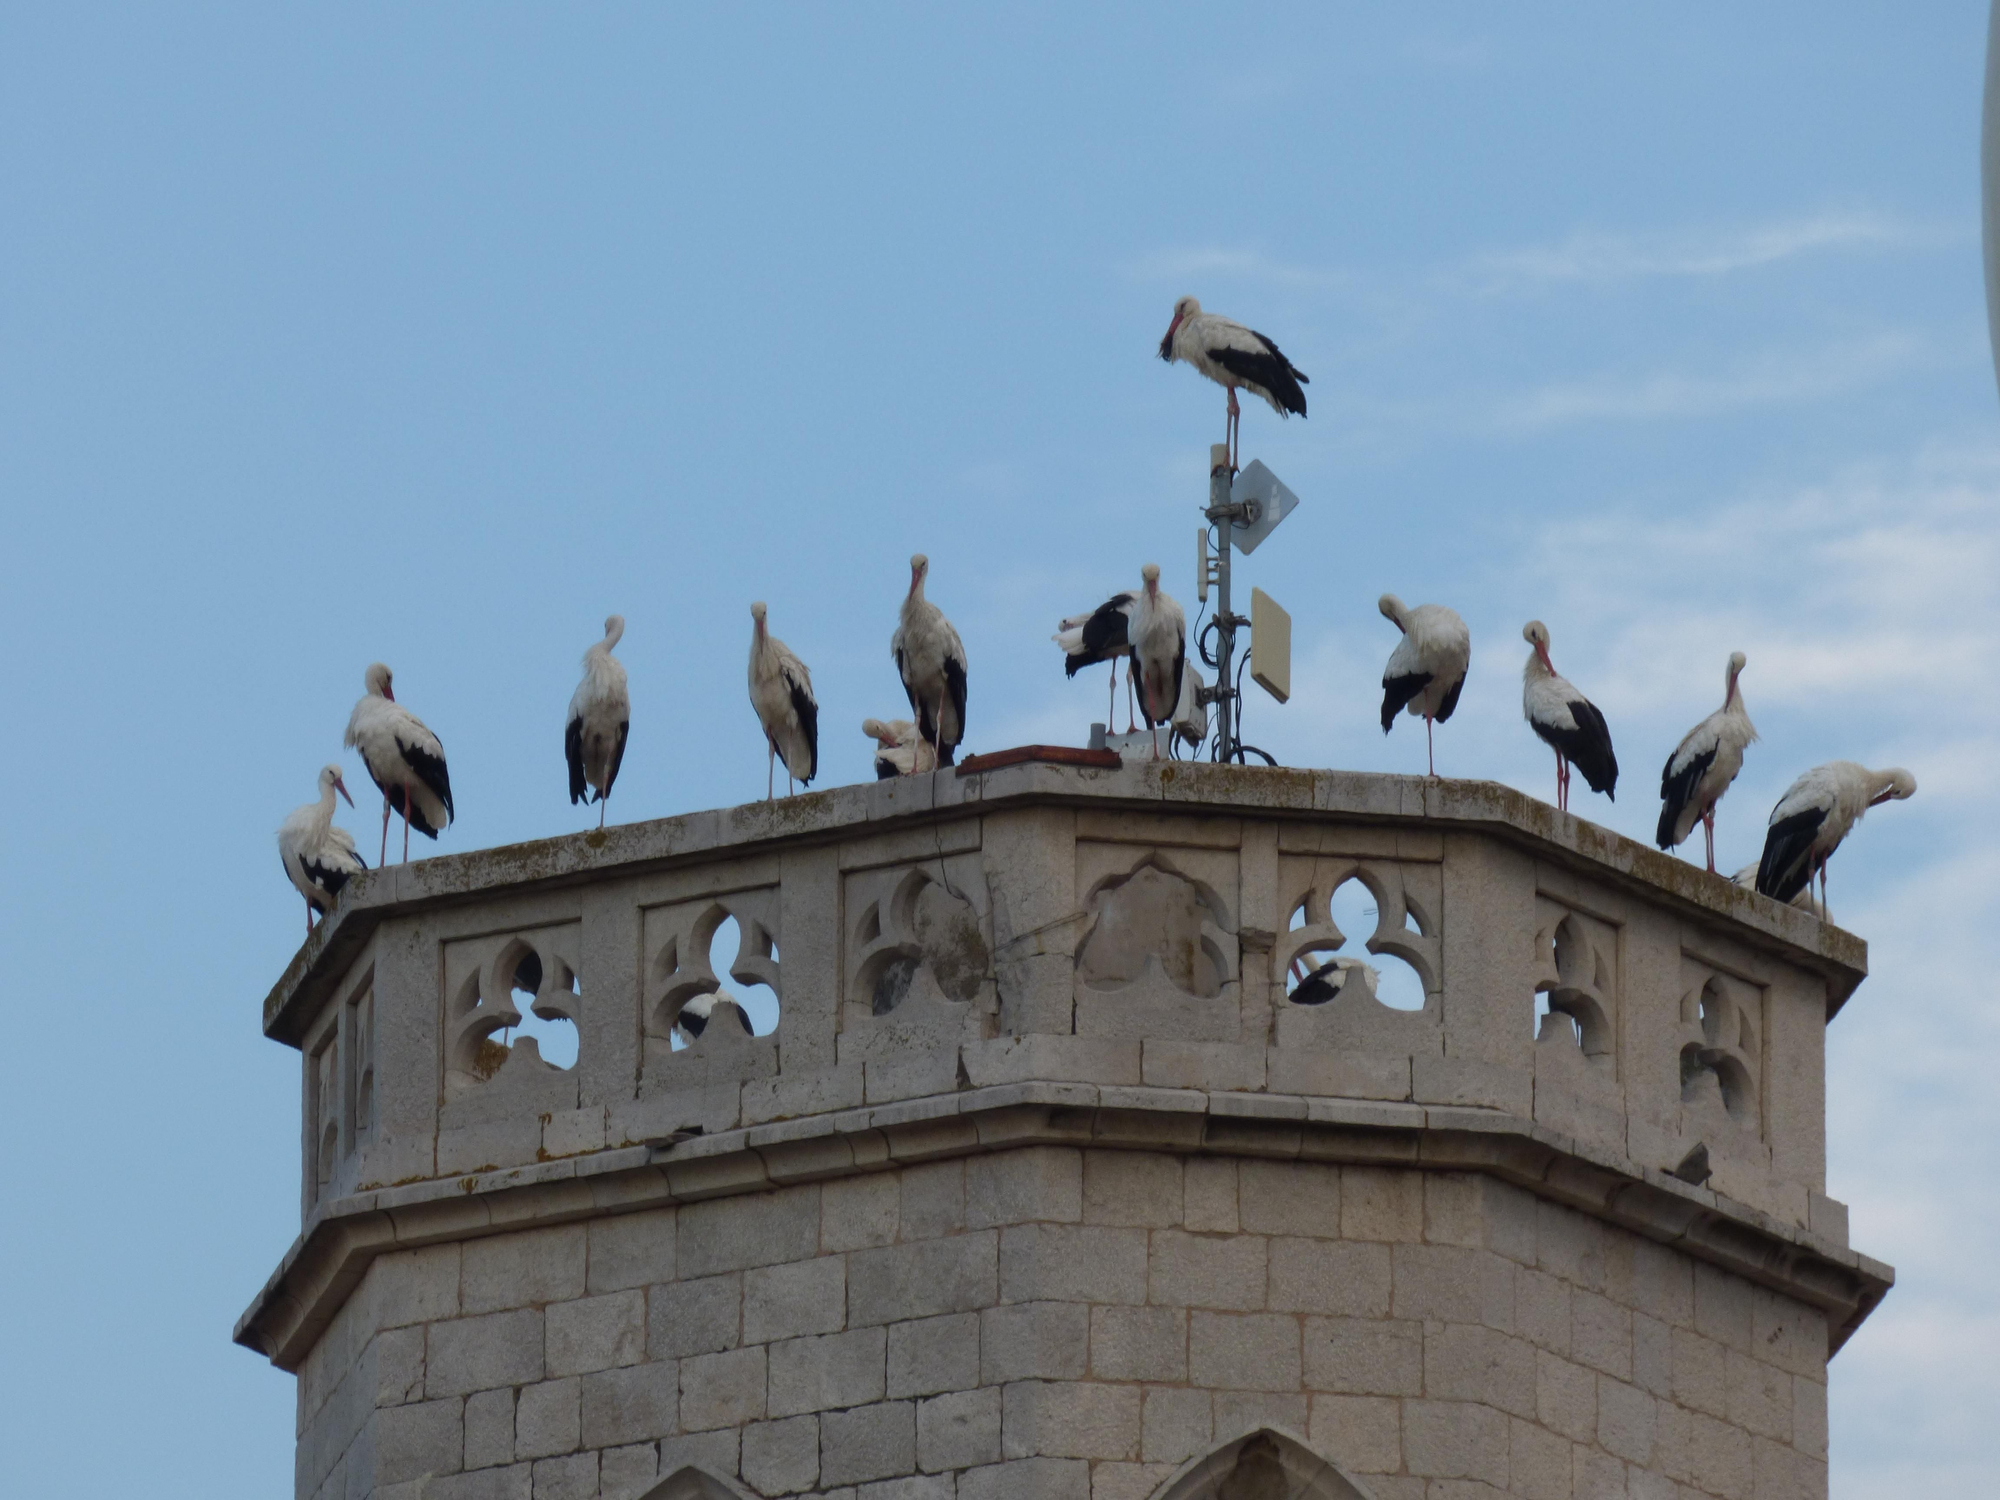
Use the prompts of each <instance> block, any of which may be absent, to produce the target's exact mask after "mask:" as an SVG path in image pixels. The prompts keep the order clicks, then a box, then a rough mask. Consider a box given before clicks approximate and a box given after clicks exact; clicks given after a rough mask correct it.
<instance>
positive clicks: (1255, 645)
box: [1250, 588, 1292, 703]
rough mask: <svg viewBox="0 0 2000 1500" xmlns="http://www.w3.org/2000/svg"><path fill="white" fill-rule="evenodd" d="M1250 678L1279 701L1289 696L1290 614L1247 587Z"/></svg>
mask: <svg viewBox="0 0 2000 1500" xmlns="http://www.w3.org/2000/svg"><path fill="white" fill-rule="evenodd" d="M1250 677H1251V680H1252V681H1254V682H1255V683H1256V684H1257V686H1259V687H1260V688H1262V689H1263V690H1264V691H1265V692H1267V693H1269V694H1270V695H1271V696H1272V697H1273V698H1276V699H1277V700H1278V701H1279V702H1280V703H1283V702H1285V701H1286V700H1287V699H1288V698H1290V697H1291V696H1292V617H1291V616H1290V615H1289V614H1287V613H1285V608H1284V606H1283V605H1281V604H1280V603H1278V601H1277V600H1275V599H1273V598H1272V597H1271V596H1270V595H1269V594H1267V593H1265V592H1264V591H1263V590H1262V589H1256V588H1253V589H1252V590H1250Z"/></svg>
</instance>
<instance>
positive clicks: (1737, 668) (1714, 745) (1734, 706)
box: [1655, 651, 1757, 875]
mask: <svg viewBox="0 0 2000 1500" xmlns="http://www.w3.org/2000/svg"><path fill="white" fill-rule="evenodd" d="M1748 660H1749V658H1748V657H1746V656H1744V654H1743V653H1742V652H1741V651H1732V652H1730V653H1729V670H1728V673H1727V675H1726V677H1725V679H1724V686H1723V693H1722V707H1720V708H1718V709H1717V710H1716V711H1715V712H1714V713H1712V714H1710V715H1709V716H1708V717H1707V718H1705V719H1703V720H1702V721H1701V722H1700V723H1699V724H1697V725H1695V726H1694V728H1692V729H1690V730H1689V731H1688V732H1687V734H1686V735H1685V736H1683V737H1682V739H1681V742H1680V743H1679V744H1678V745H1676V746H1675V747H1674V753H1673V754H1672V755H1669V756H1668V757H1667V764H1666V766H1665V768H1664V769H1663V770H1661V772H1660V826H1659V829H1658V832H1657V834H1656V837H1655V842H1657V843H1658V844H1659V846H1660V847H1661V848H1662V849H1674V848H1678V847H1679V846H1680V845H1681V844H1683V843H1684V842H1686V840H1687V836H1688V835H1689V834H1691V833H1693V832H1694V825H1695V823H1696V821H1697V820H1699V822H1700V823H1701V831H1702V834H1703V841H1704V842H1705V843H1706V844H1707V845H1708V873H1709V874H1711V875H1713V874H1714V873H1715V804H1716V803H1718V802H1720V801H1721V800H1722V794H1723V793H1724V792H1726V791H1728V790H1729V784H1730V783H1731V782H1733V781H1734V780H1735V779H1736V773H1737V772H1738V771H1740V770H1742V769H1743V751H1744V749H1745V748H1746V747H1747V746H1749V745H1750V744H1752V743H1753V742H1754V741H1755V740H1756V738H1757V726H1756V725H1755V724H1752V723H1751V722H1750V715H1749V713H1748V712H1746V711H1745V709H1744V707H1743V693H1742V690H1741V689H1740V688H1739V687H1738V686H1737V685H1736V679H1737V678H1738V677H1740V676H1742V675H1743V667H1744V664H1745V663H1746V662H1747V661H1748ZM1739 873H1740V872H1739Z"/></svg>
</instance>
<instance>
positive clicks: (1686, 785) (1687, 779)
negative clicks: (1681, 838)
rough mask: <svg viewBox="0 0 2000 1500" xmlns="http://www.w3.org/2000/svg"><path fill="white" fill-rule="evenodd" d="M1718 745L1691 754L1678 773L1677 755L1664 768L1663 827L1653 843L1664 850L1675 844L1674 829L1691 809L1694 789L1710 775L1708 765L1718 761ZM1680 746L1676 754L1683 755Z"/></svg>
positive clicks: (1661, 775) (1662, 775)
mask: <svg viewBox="0 0 2000 1500" xmlns="http://www.w3.org/2000/svg"><path fill="white" fill-rule="evenodd" d="M1716 749H1717V747H1716V746H1714V745H1711V746H1709V747H1708V750H1707V752H1706V753H1704V754H1701V755H1696V756H1691V757H1689V759H1688V763H1687V764H1686V765H1684V766H1682V767H1681V769H1680V773H1679V774H1678V775H1676V774H1675V772H1674V756H1673V755H1669V756H1668V757H1667V763H1666V764H1665V765H1664V766H1662V767H1661V768H1660V826H1659V829H1658V831H1657V832H1656V833H1655V835H1654V838H1653V842H1654V843H1656V844H1658V845H1659V846H1660V847H1661V848H1662V849H1671V848H1673V846H1674V830H1675V828H1676V826H1677V825H1678V824H1679V823H1680V820H1681V814H1682V813H1684V812H1686V811H1687V808H1688V804H1689V803H1690V802H1692V801H1693V800H1694V790H1695V788H1696V787H1698V786H1700V785H1701V778H1702V777H1704V776H1706V775H1707V774H1708V768H1709V767H1710V766H1712V765H1714V764H1715V752H1716ZM1679 754H1680V751H1679V750H1678V749H1676V750H1675V751H1674V755H1679Z"/></svg>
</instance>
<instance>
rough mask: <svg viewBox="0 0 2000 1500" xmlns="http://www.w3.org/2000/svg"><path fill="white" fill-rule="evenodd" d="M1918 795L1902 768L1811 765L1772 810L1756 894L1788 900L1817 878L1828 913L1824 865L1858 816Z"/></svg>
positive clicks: (1913, 781) (1843, 762) (1842, 762)
mask: <svg viewBox="0 0 2000 1500" xmlns="http://www.w3.org/2000/svg"><path fill="white" fill-rule="evenodd" d="M1916 791H1917V778H1916V777H1914V776H1912V775H1911V774H1910V773H1909V772H1908V771H1905V770H1902V769H1901V768H1897V769H1893V770H1888V771H1871V770H1869V769H1868V768H1867V767H1866V766H1859V765H1856V764H1855V763H1854V762H1853V761H1851V760H1834V761H1828V762H1827V763H1826V764H1825V765H1823V766H1814V767H1813V768H1812V769H1811V770H1810V771H1808V772H1806V773H1805V775H1803V776H1801V777H1800V778H1799V779H1798V780H1797V781H1795V782H1793V783H1792V785H1791V787H1790V789H1789V790H1788V791H1786V793H1785V795H1784V796H1782V797H1780V798H1779V799H1778V805H1777V806H1776V807H1774V808H1772V809H1771V823H1770V827H1769V828H1768V829H1767V830H1766V831H1765V834H1764V857H1763V858H1762V859H1761V860H1759V861H1758V863H1757V891H1758V894H1760V895H1764V896H1769V897H1770V898H1771V899H1772V900H1774V901H1790V900H1791V899H1792V898H1793V897H1794V896H1796V895H1798V893H1799V892H1800V891H1803V890H1806V889H1808V888H1810V886H1811V885H1812V878H1813V874H1814V872H1817V873H1818V875H1819V902H1820V908H1821V911H1822V913H1824V912H1825V911H1826V910H1827V901H1826V864H1827V861H1828V860H1830V859H1832V858H1833V851H1834V850H1836V849H1838V848H1839V847H1840V843H1841V840H1842V839H1844V838H1846V837H1847V835H1848V833H1849V832H1850V831H1851V830H1852V829H1853V827H1854V825H1855V824H1856V823H1859V822H1860V821H1861V818H1862V815H1863V814H1864V813H1866V812H1867V811H1868V809H1869V808H1871V807H1876V806H1879V805H1880V804H1882V803H1884V802H1888V801H1890V800H1891V799H1893V800H1895V801H1898V802H1900V801H1902V800H1903V799H1905V798H1907V797H1913V796H1915V795H1916Z"/></svg>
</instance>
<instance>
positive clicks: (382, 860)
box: [375, 792, 389, 869]
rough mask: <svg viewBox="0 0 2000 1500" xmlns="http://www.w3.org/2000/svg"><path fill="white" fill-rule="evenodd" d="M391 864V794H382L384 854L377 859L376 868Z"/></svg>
mask: <svg viewBox="0 0 2000 1500" xmlns="http://www.w3.org/2000/svg"><path fill="white" fill-rule="evenodd" d="M387 863H389V794H388V793H387V792H384V793H383V794H382V852H381V853H380V854H378V855H377V856H376V857H375V864H376V867H377V868H378V869H379V868H380V867H381V866H383V865H386V864H387Z"/></svg>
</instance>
